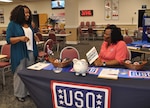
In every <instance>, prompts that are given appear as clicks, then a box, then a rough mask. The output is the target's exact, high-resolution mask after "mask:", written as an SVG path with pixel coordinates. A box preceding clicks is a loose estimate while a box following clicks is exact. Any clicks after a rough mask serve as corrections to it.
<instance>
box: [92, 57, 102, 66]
mask: <svg viewBox="0 0 150 108" xmlns="http://www.w3.org/2000/svg"><path fill="white" fill-rule="evenodd" d="M94 65H95V66H102V65H103V63H102V61H101V59H99V58H98V59H96V60H95V61H94Z"/></svg>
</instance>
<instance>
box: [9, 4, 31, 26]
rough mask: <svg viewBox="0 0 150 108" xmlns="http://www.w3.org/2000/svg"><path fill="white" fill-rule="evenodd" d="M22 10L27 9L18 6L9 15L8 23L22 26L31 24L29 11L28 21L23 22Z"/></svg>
mask: <svg viewBox="0 0 150 108" xmlns="http://www.w3.org/2000/svg"><path fill="white" fill-rule="evenodd" d="M24 8H28V7H27V6H26V5H18V6H16V7H15V8H14V9H13V10H12V11H11V15H10V21H14V22H16V23H18V24H20V25H22V24H31V21H32V13H31V10H30V9H29V8H28V9H29V14H30V16H29V19H28V21H26V20H25V14H24Z"/></svg>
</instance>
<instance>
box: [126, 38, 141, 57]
mask: <svg viewBox="0 0 150 108" xmlns="http://www.w3.org/2000/svg"><path fill="white" fill-rule="evenodd" d="M123 40H124V41H125V43H126V44H131V43H132V42H134V40H133V38H132V37H131V36H124V37H123ZM142 54H143V53H139V52H132V51H131V59H133V58H135V57H140V59H141V58H142Z"/></svg>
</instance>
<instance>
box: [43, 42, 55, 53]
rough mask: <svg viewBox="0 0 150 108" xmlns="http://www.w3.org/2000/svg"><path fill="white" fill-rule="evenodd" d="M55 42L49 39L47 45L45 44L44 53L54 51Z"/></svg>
mask: <svg viewBox="0 0 150 108" xmlns="http://www.w3.org/2000/svg"><path fill="white" fill-rule="evenodd" d="M53 44H54V42H53V40H52V39H48V40H47V41H46V42H45V44H44V52H45V53H48V50H52V49H53Z"/></svg>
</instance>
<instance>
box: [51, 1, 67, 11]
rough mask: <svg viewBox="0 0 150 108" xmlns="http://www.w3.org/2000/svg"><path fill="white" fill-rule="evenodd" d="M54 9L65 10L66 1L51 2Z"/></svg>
mask: <svg viewBox="0 0 150 108" xmlns="http://www.w3.org/2000/svg"><path fill="white" fill-rule="evenodd" d="M51 7H52V9H64V8H65V0H51Z"/></svg>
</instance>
